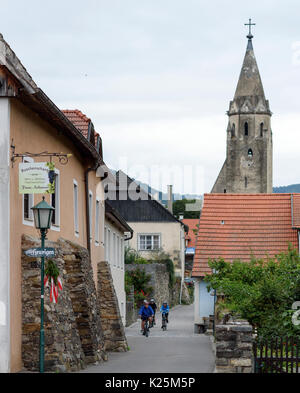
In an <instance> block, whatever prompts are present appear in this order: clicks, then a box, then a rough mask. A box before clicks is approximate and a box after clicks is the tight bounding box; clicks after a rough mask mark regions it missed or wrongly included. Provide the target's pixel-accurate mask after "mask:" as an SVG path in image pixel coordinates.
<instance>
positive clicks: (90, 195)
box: [89, 190, 93, 241]
mask: <svg viewBox="0 0 300 393" xmlns="http://www.w3.org/2000/svg"><path fill="white" fill-rule="evenodd" d="M89 219H90V241H92V240H93V236H92V231H93V193H92V191H91V190H90V191H89Z"/></svg>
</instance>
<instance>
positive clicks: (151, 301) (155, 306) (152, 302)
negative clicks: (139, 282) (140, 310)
mask: <svg viewBox="0 0 300 393" xmlns="http://www.w3.org/2000/svg"><path fill="white" fill-rule="evenodd" d="M150 307H151V308H152V310H153V312H154V315H155V314H156V309H157V305H156V303H155V301H154V299H151V300H150Z"/></svg>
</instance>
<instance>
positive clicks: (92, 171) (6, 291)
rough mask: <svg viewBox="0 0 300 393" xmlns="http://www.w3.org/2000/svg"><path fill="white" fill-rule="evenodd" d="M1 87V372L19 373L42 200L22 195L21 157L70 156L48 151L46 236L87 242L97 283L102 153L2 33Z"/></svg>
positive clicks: (25, 159) (100, 256)
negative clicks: (51, 173)
mask: <svg viewBox="0 0 300 393" xmlns="http://www.w3.org/2000/svg"><path fill="white" fill-rule="evenodd" d="M0 86H1V88H0V124H1V139H0V150H1V154H0V161H1V162H0V191H1V193H0V206H1V207H0V220H1V226H0V239H1V240H0V250H1V262H0V276H1V282H2V283H1V285H0V348H1V351H0V372H8V371H12V372H16V371H20V370H21V369H22V279H24V277H22V269H21V256H22V248H21V247H22V235H27V236H31V237H33V238H39V237H40V234H39V232H38V231H36V229H35V227H34V223H33V215H32V211H31V208H32V207H33V206H34V205H35V204H37V203H38V202H40V201H41V199H42V195H39V194H35V195H28V194H27V195H26V194H25V195H21V194H19V163H20V162H22V161H23V162H28V163H33V162H45V161H49V158H47V157H43V156H41V155H40V153H41V152H49V154H50V153H61V152H64V153H66V154H70V155H72V157H70V158H69V162H68V163H67V164H66V165H62V163H61V162H60V161H59V160H58V159H57V158H56V157H55V156H54V157H53V163H55V193H54V194H52V195H46V201H47V202H48V203H49V204H50V205H51V206H52V207H54V208H55V213H54V216H53V220H52V225H51V229H50V230H49V232H48V234H47V238H48V240H50V241H53V242H57V240H58V239H60V238H63V239H66V240H69V241H72V242H73V243H76V244H78V245H80V246H82V247H85V248H86V249H88V250H89V252H90V257H91V263H92V268H93V275H94V281H95V284H96V283H97V262H99V261H101V260H103V259H104V212H105V206H104V191H103V187H102V185H101V181H102V179H101V178H99V177H98V176H97V174H96V169H97V167H98V166H99V165H101V164H102V163H103V160H102V152H101V149H100V146H101V138H100V137H98V136H96V138H95V139H92V138H90V139H88V138H87V137H86V136H85V135H83V133H82V132H81V130H80V129H78V128H77V127H76V126H75V125H74V124H73V123H72V122H71V121H70V120H69V119H68V118H67V117H66V116H65V115H64V113H63V112H61V111H60V110H59V109H58V108H57V107H56V106H55V104H54V103H53V102H52V101H51V100H50V99H49V97H47V96H46V94H45V93H44V92H43V91H42V90H41V89H40V88H38V87H37V85H36V84H35V82H34V81H33V79H32V78H31V76H30V75H29V74H28V72H27V71H26V69H25V68H24V67H23V65H22V64H21V62H20V60H19V59H18V58H17V56H16V55H15V53H14V52H13V51H12V50H11V48H10V47H9V45H8V44H7V43H6V41H5V40H4V39H3V37H2V36H0ZM16 154H18V156H16ZM101 223H102V224H101ZM101 225H102V227H103V229H102V228H101Z"/></svg>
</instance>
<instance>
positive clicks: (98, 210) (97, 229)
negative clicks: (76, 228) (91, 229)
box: [95, 199, 100, 244]
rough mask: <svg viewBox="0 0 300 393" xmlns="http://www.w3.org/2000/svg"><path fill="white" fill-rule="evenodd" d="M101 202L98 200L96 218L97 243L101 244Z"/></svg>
mask: <svg viewBox="0 0 300 393" xmlns="http://www.w3.org/2000/svg"><path fill="white" fill-rule="evenodd" d="M99 218H100V201H99V199H97V200H96V218H95V242H96V244H99V228H100V222H99Z"/></svg>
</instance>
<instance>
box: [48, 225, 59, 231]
mask: <svg viewBox="0 0 300 393" xmlns="http://www.w3.org/2000/svg"><path fill="white" fill-rule="evenodd" d="M50 230H51V231H54V232H60V226H59V225H51V228H50Z"/></svg>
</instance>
